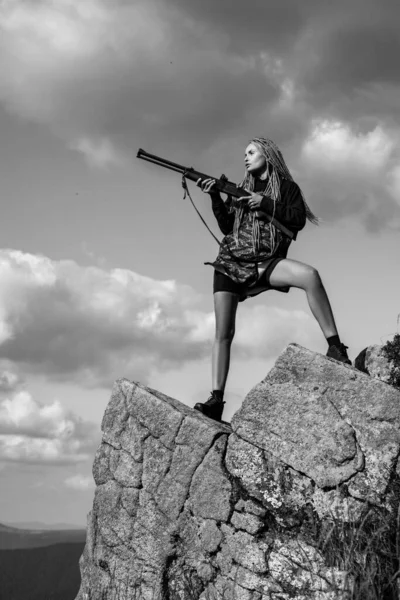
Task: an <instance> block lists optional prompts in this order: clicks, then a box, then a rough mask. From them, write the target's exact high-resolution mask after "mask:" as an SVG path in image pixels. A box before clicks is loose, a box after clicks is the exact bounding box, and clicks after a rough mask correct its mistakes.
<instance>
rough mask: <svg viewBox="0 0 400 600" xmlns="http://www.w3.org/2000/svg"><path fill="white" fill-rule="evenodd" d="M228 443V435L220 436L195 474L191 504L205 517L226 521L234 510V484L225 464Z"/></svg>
mask: <svg viewBox="0 0 400 600" xmlns="http://www.w3.org/2000/svg"><path fill="white" fill-rule="evenodd" d="M226 443H227V436H221V437H220V438H218V440H217V441H216V442H215V444H214V445H213V447H212V448H211V449H210V451H209V452H208V454H207V456H206V457H205V459H204V460H203V462H202V463H201V465H200V466H199V468H198V469H197V471H196V473H195V475H194V476H193V480H192V484H191V486H190V504H191V508H192V511H193V514H194V515H196V516H198V517H203V519H215V520H216V521H222V522H226V521H227V520H228V517H229V515H230V513H231V512H232V510H231V495H232V484H231V482H230V481H229V478H228V476H227V473H226V469H225V466H224V464H223V460H224V454H225V448H226Z"/></svg>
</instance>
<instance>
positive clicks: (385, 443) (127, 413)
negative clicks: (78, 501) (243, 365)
mask: <svg viewBox="0 0 400 600" xmlns="http://www.w3.org/2000/svg"><path fill="white" fill-rule="evenodd" d="M232 425H233V430H234V432H233V431H232V429H231V427H229V426H227V425H225V424H221V423H216V422H215V421H212V420H210V419H208V418H207V417H204V416H203V415H201V414H200V413H198V412H197V411H193V410H192V409H191V408H189V407H187V406H185V405H183V404H181V403H180V402H178V401H176V400H174V399H172V398H168V397H167V396H165V395H164V394H161V393H160V392H157V391H155V390H152V389H150V388H146V387H144V386H142V385H139V384H134V383H131V382H129V381H127V380H119V381H117V382H116V384H115V386H114V388H113V392H112V397H111V400H110V403H109V405H108V407H107V409H106V412H105V415H104V419H103V424H102V427H103V440H102V444H101V446H100V448H99V449H98V451H97V453H96V456H95V460H94V465H93V474H94V478H95V482H96V485H97V487H96V492H95V497H94V502H93V509H92V511H91V513H90V515H89V519H88V534H87V542H86V546H85V549H84V552H83V555H82V557H81V560H80V568H81V574H82V583H81V589H80V591H79V594H78V598H77V600H115V599H118V600H162V598H165V597H169V598H171V600H172V599H174V600H211V599H213V600H273V599H275V600H278V599H279V600H283V599H286V598H287V599H288V600H350V597H351V593H350V590H351V588H352V586H353V585H356V582H357V581H359V579H357V578H359V577H360V576H361V577H362V576H363V573H361V572H360V569H359V565H365V564H367V563H368V560H367V558H366V556H365V552H366V550H363V549H362V545H360V544H358V545H357V544H354V543H353V542H351V543H350V545H349V544H348V545H347V546H346V544H345V542H346V539H353V540H354V535H355V532H357V535H364V537H365V536H368V538H367V542H368V543H366V545H365V548H367V549H368V552H372V551H373V549H374V548H376V550H377V551H376V552H375V555H374V560H375V561H378V562H379V564H378V565H375V566H376V569H377V570H376V573H380V574H381V575H380V577H381V579H382V582H383V583H382V586H383V587H384V585H386V584H387V582H388V581H390V579H391V578H392V577H393V575H394V573H393V564H394V563H393V561H392V559H391V558H390V557H388V558H386V555H385V552H380V548H381V546H382V548H386V549H387V548H390V544H391V537H390V536H391V535H392V532H393V528H394V527H396V519H397V513H398V510H399V493H398V490H399V489H400V464H399V461H398V457H399V454H400V392H399V391H397V390H395V389H394V388H393V387H391V386H388V385H387V384H385V383H383V382H382V381H379V380H378V379H374V378H371V377H370V376H368V375H366V374H363V373H360V371H357V370H355V369H353V368H351V367H348V366H345V365H342V364H340V363H337V362H336V361H334V360H331V359H328V358H326V357H324V356H322V355H319V354H316V353H312V352H310V351H308V350H306V349H304V348H301V347H299V346H297V345H290V346H289V347H288V348H287V349H286V350H285V351H284V352H283V354H282V355H281V356H280V357H279V359H278V361H277V363H276V365H275V367H274V369H273V370H272V371H271V373H269V374H268V376H267V377H266V378H265V379H264V381H262V382H261V383H260V384H258V385H257V386H255V388H253V390H252V391H251V392H250V393H249V394H248V396H247V397H246V399H245V401H244V403H243V406H242V408H241V409H240V410H239V411H238V413H236V415H235V416H234V418H233V421H232ZM374 504H375V508H374V507H373V505H374ZM363 527H365V531H364V530H363ZM374 532H376V533H374ZM321 536H322V537H321ZM352 536H353V538H352ZM335 544H336V546H335ZM337 544H339V545H340V544H341V545H340V547H337ZM363 552H364V554H363ZM346 553H347V554H346ZM332 554H333V555H334V556H340V557H342V561H343V562H344V563H345V564H346V565H347V567H348V568H347V571H346V572H345V571H343V570H340V569H339V568H336V567H331V566H330V565H331V564H332ZM374 568H375V567H374ZM357 569H359V570H358V571H357ZM374 577H375V575H374ZM357 585H358V584H357ZM360 593H361V592H360Z"/></svg>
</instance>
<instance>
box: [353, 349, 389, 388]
mask: <svg viewBox="0 0 400 600" xmlns="http://www.w3.org/2000/svg"><path fill="white" fill-rule="evenodd" d="M354 364H355V367H356V368H357V369H359V370H360V371H362V372H364V373H367V374H368V375H370V376H371V377H375V378H376V379H379V380H380V381H384V382H385V383H388V381H389V379H390V375H391V372H392V370H393V367H394V365H393V362H392V361H390V360H388V358H387V356H386V354H385V352H384V351H383V345H379V344H374V345H372V346H368V347H367V348H364V350H362V352H360V354H359V355H358V356H357V358H356V360H355V362H354Z"/></svg>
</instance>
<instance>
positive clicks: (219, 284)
mask: <svg viewBox="0 0 400 600" xmlns="http://www.w3.org/2000/svg"><path fill="white" fill-rule="evenodd" d="M284 258H285V257H283V256H281V257H276V258H271V260H270V261H269V262H268V264H267V268H266V269H265V271H264V273H263V274H262V276H261V278H260V279H259V280H258V281H257V284H256V285H257V288H258V287H259V286H260V285H261V286H262V287H263V288H264V289H263V290H262V291H267V290H277V291H278V292H284V293H287V292H288V291H289V289H290V288H289V286H286V287H279V288H277V287H274V286H273V285H271V284H270V282H269V278H270V277H271V273H272V271H273V270H274V269H275V267H276V265H277V264H278V262H280V261H281V260H284ZM254 287H256V286H254ZM213 288H214V289H213V292H214V294H215V292H231V294H238V295H239V296H240V297H241V300H245V299H246V297H249V296H252V295H254V296H256V295H257V294H251V287H249V286H248V285H246V284H245V283H236V281H233V279H231V278H230V277H228V276H227V275H225V274H224V273H221V272H220V271H217V269H214V286H213ZM257 293H261V291H260V292H257Z"/></svg>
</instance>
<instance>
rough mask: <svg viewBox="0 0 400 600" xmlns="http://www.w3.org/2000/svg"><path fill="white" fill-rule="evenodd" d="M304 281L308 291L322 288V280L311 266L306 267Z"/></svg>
mask: <svg viewBox="0 0 400 600" xmlns="http://www.w3.org/2000/svg"><path fill="white" fill-rule="evenodd" d="M302 279H303V282H304V287H305V288H306V289H308V288H315V287H319V286H322V279H321V277H320V274H319V272H318V270H317V269H315V267H311V266H310V265H304V273H303V277H302Z"/></svg>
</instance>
